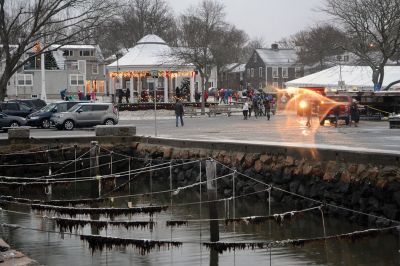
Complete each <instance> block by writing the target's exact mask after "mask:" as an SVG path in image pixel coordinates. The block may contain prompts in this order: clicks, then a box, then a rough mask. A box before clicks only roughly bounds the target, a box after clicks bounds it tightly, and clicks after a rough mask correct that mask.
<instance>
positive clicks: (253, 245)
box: [203, 242, 266, 254]
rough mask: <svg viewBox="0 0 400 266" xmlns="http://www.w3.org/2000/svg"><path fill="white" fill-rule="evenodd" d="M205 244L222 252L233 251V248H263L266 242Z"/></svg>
mask: <svg viewBox="0 0 400 266" xmlns="http://www.w3.org/2000/svg"><path fill="white" fill-rule="evenodd" d="M203 245H204V246H205V247H206V248H208V249H212V250H215V251H217V252H218V253H219V254H222V253H224V252H226V251H228V252H231V251H232V250H233V251H235V250H245V249H251V250H255V249H262V248H264V247H265V246H266V243H262V242H260V243H223V242H207V243H203Z"/></svg>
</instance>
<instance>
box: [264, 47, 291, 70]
mask: <svg viewBox="0 0 400 266" xmlns="http://www.w3.org/2000/svg"><path fill="white" fill-rule="evenodd" d="M256 52H257V53H258V55H259V56H260V57H261V59H262V60H263V61H264V63H265V65H273V66H276V65H294V64H296V63H297V54H296V50H295V49H280V48H279V49H265V48H262V49H256Z"/></svg>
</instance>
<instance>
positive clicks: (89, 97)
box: [60, 89, 97, 101]
mask: <svg viewBox="0 0 400 266" xmlns="http://www.w3.org/2000/svg"><path fill="white" fill-rule="evenodd" d="M76 96H77V97H78V100H79V101H96V100H97V99H96V91H95V90H92V91H91V92H90V93H88V94H86V95H85V94H84V93H83V92H82V91H81V90H78V93H77V94H76ZM60 97H61V100H63V101H75V100H76V98H75V95H74V94H70V93H69V92H68V89H62V90H61V91H60Z"/></svg>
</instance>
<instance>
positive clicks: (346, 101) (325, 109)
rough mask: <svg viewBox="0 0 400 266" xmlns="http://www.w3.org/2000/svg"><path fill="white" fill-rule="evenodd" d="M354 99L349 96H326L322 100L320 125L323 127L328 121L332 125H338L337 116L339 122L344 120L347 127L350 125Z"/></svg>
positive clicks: (319, 111) (319, 112) (320, 104)
mask: <svg viewBox="0 0 400 266" xmlns="http://www.w3.org/2000/svg"><path fill="white" fill-rule="evenodd" d="M352 101H353V99H352V98H351V97H350V96H347V95H333V96H326V98H325V99H324V100H321V102H320V103H319V108H318V115H319V121H320V125H321V126H323V125H324V124H325V121H326V120H329V121H330V123H331V124H334V123H336V114H335V111H336V112H337V117H338V119H339V120H344V121H345V123H346V125H349V124H350V106H351V104H352Z"/></svg>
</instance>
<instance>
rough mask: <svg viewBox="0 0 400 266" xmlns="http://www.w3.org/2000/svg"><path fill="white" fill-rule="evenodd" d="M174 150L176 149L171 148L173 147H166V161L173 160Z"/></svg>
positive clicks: (164, 150)
mask: <svg viewBox="0 0 400 266" xmlns="http://www.w3.org/2000/svg"><path fill="white" fill-rule="evenodd" d="M173 150H174V149H173V148H171V147H164V148H163V158H164V159H171V157H172V152H173Z"/></svg>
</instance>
